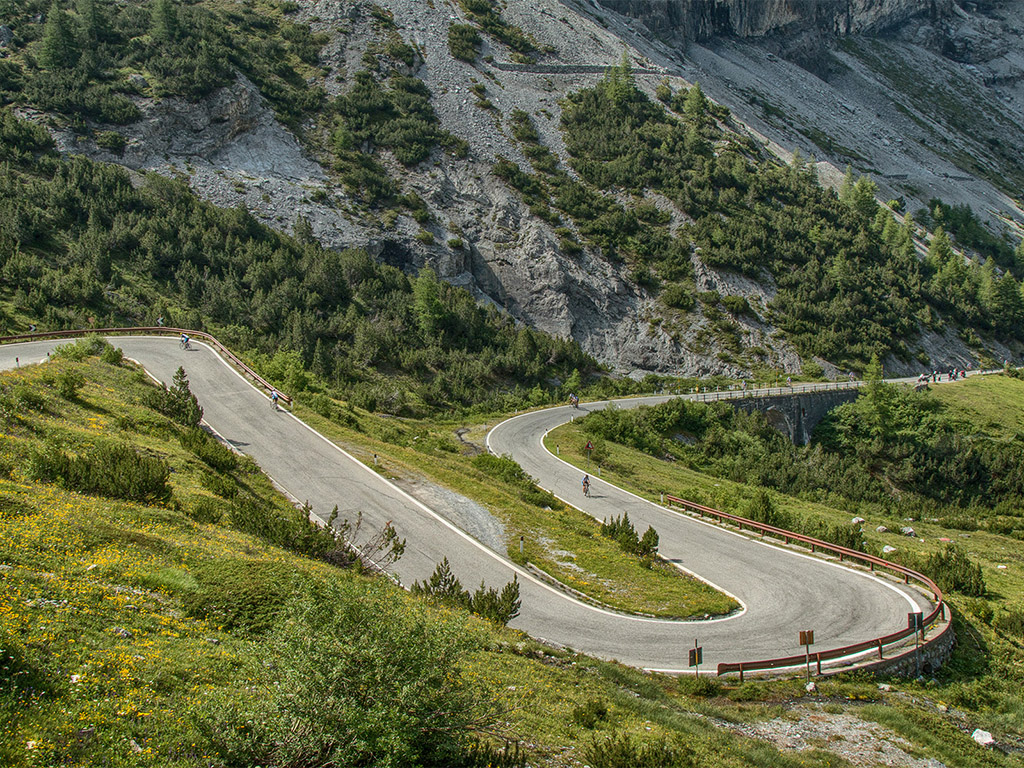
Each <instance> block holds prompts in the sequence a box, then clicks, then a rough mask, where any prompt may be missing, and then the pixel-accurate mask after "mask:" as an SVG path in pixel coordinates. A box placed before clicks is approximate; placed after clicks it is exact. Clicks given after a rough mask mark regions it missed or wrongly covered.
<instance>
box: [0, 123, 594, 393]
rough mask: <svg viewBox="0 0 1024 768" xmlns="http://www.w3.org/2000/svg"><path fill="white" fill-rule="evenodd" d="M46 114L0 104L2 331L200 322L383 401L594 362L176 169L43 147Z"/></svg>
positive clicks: (304, 382) (523, 380)
mask: <svg viewBox="0 0 1024 768" xmlns="http://www.w3.org/2000/svg"><path fill="white" fill-rule="evenodd" d="M50 145H51V142H50V138H49V136H48V134H47V133H46V131H45V130H43V129H42V128H40V127H38V126H35V125H33V124H31V123H28V122H25V121H23V120H20V119H18V118H17V117H15V116H14V114H13V113H12V112H11V111H10V110H5V111H0V158H2V159H3V160H4V161H5V162H4V165H3V166H2V167H0V191H2V195H0V196H2V199H3V202H2V203H0V274H2V275H3V287H2V288H0V300H2V302H3V303H2V305H0V307H2V317H0V326H2V327H3V329H4V331H5V332H11V331H13V330H15V329H19V328H20V329H23V328H25V327H26V326H27V324H28V323H35V324H37V325H38V326H39V327H40V328H46V329H56V328H66V327H83V326H87V325H88V324H89V323H95V324H99V325H106V324H110V325H122V324H142V325H152V324H154V323H155V322H156V321H157V319H158V318H160V317H162V318H163V320H164V322H165V323H166V324H167V325H178V326H182V327H191V328H203V329H206V330H210V331H213V332H215V333H217V334H218V335H219V336H221V337H222V338H223V339H224V340H225V341H228V342H230V343H232V344H234V345H236V346H238V347H240V348H243V349H252V350H254V351H256V352H259V353H260V354H261V355H262V356H264V357H265V358H270V357H274V356H275V355H277V354H279V353H282V352H285V353H289V354H290V356H289V355H285V357H284V358H282V359H281V360H279V363H280V365H279V368H283V369H285V370H287V371H290V372H291V373H290V374H289V379H288V380H287V381H286V382H283V383H286V384H287V385H288V386H289V388H290V389H293V390H302V389H303V388H304V387H305V386H310V385H312V382H311V379H310V376H309V374H310V373H311V374H312V376H313V377H314V380H316V381H319V382H320V385H319V386H328V387H330V388H332V390H333V391H335V393H336V394H338V396H339V397H343V398H345V399H350V400H353V401H355V402H356V404H358V405H361V406H365V407H368V408H370V409H371V410H374V409H380V410H383V411H385V412H391V413H401V412H404V411H406V410H410V409H411V410H416V409H418V408H423V407H428V408H429V407H437V406H452V405H458V406H469V405H472V404H477V403H482V402H484V401H488V402H489V403H490V407H492V408H504V407H516V406H517V405H519V404H521V403H522V402H525V398H526V397H527V390H528V389H529V388H532V387H534V386H535V385H538V384H541V383H544V384H545V385H547V384H548V382H549V381H550V380H552V379H566V378H567V377H569V376H570V375H571V374H572V372H573V371H574V370H579V371H580V372H582V373H586V372H588V371H590V370H592V369H593V368H594V367H595V365H596V364H595V363H594V361H593V359H592V358H590V357H589V356H587V355H585V354H584V353H583V352H582V351H581V350H580V348H579V347H578V346H577V345H576V344H574V343H572V342H570V341H563V340H560V339H555V338H552V337H551V336H548V335H546V334H543V333H540V332H537V331H534V330H532V329H530V328H526V327H517V326H516V324H515V323H514V322H513V321H512V320H511V319H510V318H508V317H507V316H503V315H501V314H500V313H499V312H497V311H496V310H495V309H493V308H485V307H482V306H480V305H479V304H477V302H476V301H475V300H474V299H473V297H472V296H471V295H470V294H469V293H468V292H466V291H465V290H463V289H457V288H453V287H451V286H449V285H447V284H446V283H443V282H440V281H438V280H437V278H436V277H435V276H434V274H433V273H432V272H431V271H430V270H425V271H423V272H422V273H421V274H420V275H419V277H416V278H410V277H409V276H407V275H405V274H403V273H402V272H401V271H399V270H397V269H395V268H393V267H389V266H385V265H381V264H379V263H377V262H375V261H374V260H373V259H371V258H370V257H369V256H368V255H367V254H365V253H364V252H361V251H346V252H341V253H338V252H334V251H330V250H326V249H324V248H322V247H320V246H319V245H318V244H316V243H315V242H313V241H311V240H310V239H309V238H308V237H304V236H303V234H302V233H301V232H299V233H298V236H297V237H295V238H292V237H288V236H286V235H282V234H280V233H278V232H275V231H274V230H271V229H269V228H268V227H266V226H264V225H262V224H259V223H258V222H257V221H256V220H255V219H253V217H252V216H250V215H249V213H248V212H246V211H244V210H238V209H234V210H224V209H219V208H216V207H214V206H212V205H209V204H207V203H204V202H202V201H200V200H199V199H198V198H197V197H196V196H195V195H194V194H193V193H192V192H191V191H190V190H189V189H188V187H186V186H185V185H184V184H182V183H181V182H178V181H175V180H172V179H167V178H164V177H161V176H158V175H155V174H152V175H148V176H145V177H143V178H138V177H137V178H136V179H135V183H133V179H132V177H131V176H130V175H129V173H128V172H126V171H125V170H123V169H121V168H118V167H116V166H111V165H105V164H100V163H95V162H92V161H89V160H86V159H84V158H80V157H79V158H68V159H62V158H60V157H58V156H56V155H55V154H52V153H50V152H48V149H49V147H50Z"/></svg>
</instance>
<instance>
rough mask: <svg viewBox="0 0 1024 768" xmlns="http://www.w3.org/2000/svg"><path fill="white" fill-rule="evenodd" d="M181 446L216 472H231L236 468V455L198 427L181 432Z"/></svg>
mask: <svg viewBox="0 0 1024 768" xmlns="http://www.w3.org/2000/svg"><path fill="white" fill-rule="evenodd" d="M181 446H182V447H183V448H185V449H186V450H188V451H191V452H192V453H193V454H195V455H196V456H197V457H198V458H199V459H201V460H202V461H204V462H205V463H206V464H207V465H209V466H210V467H213V468H214V469H216V470H217V471H218V472H233V471H234V470H235V468H236V467H237V466H238V455H237V454H236V453H235V452H234V451H232V450H231V449H230V448H228V447H227V446H225V445H222V444H221V443H220V442H218V441H217V440H216V439H215V438H213V437H212V436H211V435H210V434H209V433H207V432H206V431H205V430H203V429H201V428H199V427H190V428H189V429H186V430H185V431H184V432H182V434H181Z"/></svg>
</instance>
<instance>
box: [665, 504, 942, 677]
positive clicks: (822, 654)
mask: <svg viewBox="0 0 1024 768" xmlns="http://www.w3.org/2000/svg"><path fill="white" fill-rule="evenodd" d="M665 501H666V502H667V503H668V504H670V505H671V504H675V505H677V506H680V507H683V508H684V509H688V510H690V511H691V512H696V513H697V514H698V515H700V516H701V517H703V516H705V515H707V516H708V517H713V518H717V520H718V521H719V522H723V521H728V522H730V523H733V524H734V525H736V526H738V527H739V529H740V530H741V531H742V530H744V529H749V530H752V531H758V532H760V533H761V536H762V537H764V535H765V534H766V533H767V534H771V535H773V536H776V537H778V538H781V539H782V540H783V541H784V542H785V543H786V544H788V543H789V542H790V541H798V542H801V543H803V544H809V545H810V547H811V552H816V551H818V550H822V551H825V552H832V553H833V554H837V555H839V561H840V562H843V561H845V560H846V559H850V560H858V561H860V562H862V563H866V564H867V565H868V566H869V567H870V569H871V571H872V572H874V570H875V568H876V567H877V568H885V569H886V570H889V571H892V572H894V573H897V574H899V575H901V576H903V581H904V583H908V584H909V583H910V580H911V579H914V580H915V581H917V582H919V583H921V584H923V585H924V586H925V587H926V588H927V589H928V590H929V591H930V592H931V593H932V596H933V598H934V599H935V603H936V605H935V609H934V610H933V611H932V612H931V613H929V614H928V615H927V616H925V617H924V620H923V622H922V626H921V639H922V640H923V639H924V633H925V630H926V629H927V628H928V627H931V626H932V625H934V624H935V622H936V621H939V620H940V619H942V620H945V618H946V604H945V602H944V601H943V597H942V590H941V589H939V586H938V585H937V584H936V583H935V582H934V581H932V580H931V579H929V578H928V577H927V576H925V575H924V574H923V573H918V572H917V571H914V570H912V569H910V568H907V567H906V566H903V565H899V564H898V563H893V562H891V561H889V560H884V559H882V558H880V557H875V556H874V555H869V554H867V553H866V552H859V551H857V550H856V549H849V548H847V547H840V546H838V545H836V544H830V543H829V542H827V541H822V540H821V539H815V538H814V537H812V536H804V535H803V534H800V533H794V532H793V531H787V530H785V529H784V528H776V527H775V526H773V525H765V524H764V523H758V522H756V521H754V520H750V519H749V518H746V517H740V516H739V515H731V514H729V513H728V512H722V511H721V510H717V509H714V508H712V507H705V506H704V505H703V504H697V503H696V502H693V501H688V500H686V499H680V498H678V497H677V496H668V495H666V496H665ZM916 631H917V630H916V629H901V630H900V631H898V632H893V633H891V634H888V635H885V636H883V637H876V638H873V639H871V640H865V641H863V642H860V643H854V644H852V645H844V646H842V647H840V648H833V649H831V650H828V651H819V652H815V653H812V654H810V660H811V661H813V662H814V663H815V664H816V666H817V670H818V674H819V675H820V674H821V663H822V662H823V661H829V660H832V659H840V658H843V657H844V656H852V655H854V654H858V653H863V652H864V651H869V650H877V651H878V658H879V659H882V658H884V657H883V649H884V648H885V646H887V645H891V644H892V643H897V642H900V641H902V640H905V639H907V638H908V637H913V635H914V633H915V632H916ZM807 659H808V656H807V654H806V653H801V654H798V655H794V656H785V657H782V658H778V659H760V660H756V661H738V662H726V663H722V664H719V665H718V674H719V675H724V674H727V673H729V672H739V673H740V682H742V681H743V673H744V672H754V671H757V670H763V669H778V668H779V667H792V666H797V665H798V664H804V663H805V662H806V660H807Z"/></svg>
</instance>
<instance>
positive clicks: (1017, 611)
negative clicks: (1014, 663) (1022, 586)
mask: <svg viewBox="0 0 1024 768" xmlns="http://www.w3.org/2000/svg"><path fill="white" fill-rule="evenodd" d="M992 623H993V625H994V626H995V627H996V629H998V630H1000V631H1002V632H1006V633H1007V634H1009V635H1013V636H1014V637H1016V638H1018V639H1021V640H1024V608H1022V607H1020V606H1016V607H1013V608H1007V609H1006V610H1005V611H1003V612H1002V613H1000V614H999V615H998V616H996V617H995V619H994V620H993V622H992Z"/></svg>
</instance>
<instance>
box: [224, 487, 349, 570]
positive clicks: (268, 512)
mask: <svg viewBox="0 0 1024 768" xmlns="http://www.w3.org/2000/svg"><path fill="white" fill-rule="evenodd" d="M309 513H310V509H309V507H307V506H303V507H300V508H299V509H287V510H280V509H277V508H275V507H273V506H270V505H268V504H266V503H261V502H259V501H258V500H256V499H254V498H252V497H251V496H241V495H240V496H239V497H237V498H236V499H235V500H234V503H233V504H232V506H231V525H232V527H234V528H235V529H237V530H239V531H242V532H243V533H249V534H252V535H253V536H258V537H259V538H261V539H263V540H264V541H266V542H268V543H270V544H275V545H277V546H279V547H284V548H285V549H290V550H292V551H293V552H299V553H301V554H304V555H309V556H310V557H317V558H327V557H328V556H329V555H330V554H331V553H332V552H334V551H335V550H337V549H338V547H339V542H338V538H337V537H336V536H335V533H334V530H333V529H332V528H331V527H330V525H328V526H327V527H321V526H320V525H318V524H316V523H315V522H313V521H312V520H310V519H309ZM331 522H332V523H333V520H332V521H331Z"/></svg>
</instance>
